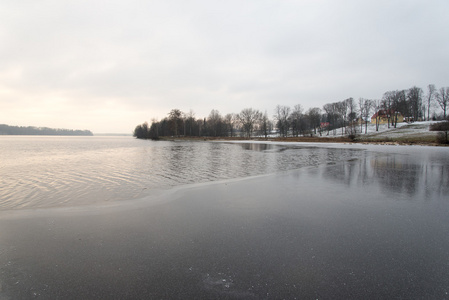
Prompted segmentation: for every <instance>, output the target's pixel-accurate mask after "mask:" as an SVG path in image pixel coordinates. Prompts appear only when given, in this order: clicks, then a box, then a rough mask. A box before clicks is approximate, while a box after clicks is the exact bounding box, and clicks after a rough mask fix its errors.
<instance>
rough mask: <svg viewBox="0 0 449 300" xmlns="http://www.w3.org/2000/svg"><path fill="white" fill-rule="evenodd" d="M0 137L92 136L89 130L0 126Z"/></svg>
mask: <svg viewBox="0 0 449 300" xmlns="http://www.w3.org/2000/svg"><path fill="white" fill-rule="evenodd" d="M0 135H73V136H79V135H83V136H92V135H93V133H92V132H91V131H90V130H72V129H54V128H48V127H34V126H27V127H25V126H9V125H5V124H0Z"/></svg>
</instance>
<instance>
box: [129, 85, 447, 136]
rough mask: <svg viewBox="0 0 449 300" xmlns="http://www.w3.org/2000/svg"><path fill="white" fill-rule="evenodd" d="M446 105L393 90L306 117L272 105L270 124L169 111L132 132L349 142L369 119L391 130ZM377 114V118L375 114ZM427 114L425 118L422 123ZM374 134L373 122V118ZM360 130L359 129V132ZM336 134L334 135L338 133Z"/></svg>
mask: <svg viewBox="0 0 449 300" xmlns="http://www.w3.org/2000/svg"><path fill="white" fill-rule="evenodd" d="M448 100H449V87H446V88H440V89H439V90H438V89H437V88H436V87H435V85H433V84H430V85H429V86H428V87H427V92H426V93H424V92H423V91H422V89H421V88H418V87H416V86H414V87H412V88H410V89H408V90H394V91H387V92H385V93H384V95H383V97H382V99H381V100H371V99H364V98H359V99H358V101H356V100H354V99H353V98H347V99H345V100H342V101H338V102H333V103H328V104H325V105H324V106H323V109H320V108H318V107H314V108H310V109H309V110H307V111H306V112H305V111H304V108H303V107H302V105H300V104H297V105H295V106H294V107H289V106H282V105H277V106H276V108H275V109H274V115H273V116H272V119H270V118H269V116H268V114H267V112H265V113H262V112H261V111H259V110H257V109H253V108H245V109H243V110H242V111H241V112H240V113H237V114H236V113H230V114H226V115H221V114H220V112H219V111H218V110H215V109H213V110H212V111H211V112H210V114H209V116H208V117H207V118H195V114H194V112H193V111H192V110H191V111H190V112H188V113H184V112H182V111H180V110H179V109H172V110H171V111H170V112H169V113H168V115H167V117H165V118H163V119H162V120H160V121H157V120H155V119H153V120H152V122H151V125H149V124H148V123H146V122H145V123H143V124H141V125H138V126H137V127H136V128H135V130H134V136H135V137H138V138H152V139H157V138H158V137H159V136H210V137H227V136H230V137H234V136H245V137H247V138H251V137H252V136H254V135H258V136H265V137H267V136H268V135H270V134H277V135H279V136H282V137H287V136H300V135H302V136H304V135H313V134H320V135H322V134H323V133H324V134H326V135H329V133H330V132H331V131H333V132H334V134H337V129H338V128H341V135H349V136H355V135H356V134H357V133H358V132H360V133H362V132H363V127H365V130H364V131H365V133H367V125H368V123H369V122H371V116H372V115H373V114H374V115H375V116H380V115H381V114H380V113H378V112H383V114H382V116H384V117H385V116H386V117H387V118H388V126H394V127H396V124H397V122H398V115H399V114H401V115H402V116H403V117H404V119H405V120H406V121H418V120H425V119H427V120H430V118H431V117H430V112H431V110H432V109H433V110H434V109H435V108H437V107H440V108H441V109H442V111H443V113H442V116H438V115H437V114H436V113H434V115H433V116H432V118H434V119H435V118H440V119H441V118H444V119H445V118H446V111H447V106H448ZM376 113H377V114H376ZM426 114H427V117H426ZM375 122H376V129H378V125H379V122H378V117H376V118H375ZM359 128H360V129H359ZM339 133H340V131H339Z"/></svg>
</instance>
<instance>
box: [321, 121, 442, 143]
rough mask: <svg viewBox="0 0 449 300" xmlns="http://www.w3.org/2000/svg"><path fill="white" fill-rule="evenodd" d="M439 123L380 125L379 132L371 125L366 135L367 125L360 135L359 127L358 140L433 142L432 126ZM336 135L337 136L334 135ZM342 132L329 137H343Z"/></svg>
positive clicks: (435, 133) (331, 133) (358, 127)
mask: <svg viewBox="0 0 449 300" xmlns="http://www.w3.org/2000/svg"><path fill="white" fill-rule="evenodd" d="M436 122H438V121H425V122H414V123H405V122H404V123H398V124H397V126H396V128H394V127H393V126H392V125H390V128H388V125H387V124H381V125H379V129H378V131H376V124H373V123H369V124H368V126H367V133H366V134H365V125H363V128H362V133H360V126H357V127H356V129H357V135H358V138H360V139H362V140H388V139H401V140H407V139H414V140H416V139H421V140H431V139H435V138H436V136H437V132H435V131H429V127H430V125H431V124H433V123H436ZM334 133H335V135H334ZM341 135H342V130H341V129H337V130H335V132H334V131H331V132H330V133H329V136H328V137H341ZM323 136H326V135H323Z"/></svg>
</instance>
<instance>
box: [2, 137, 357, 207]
mask: <svg viewBox="0 0 449 300" xmlns="http://www.w3.org/2000/svg"><path fill="white" fill-rule="evenodd" d="M361 155H363V152H362V151H360V150H351V149H327V148H311V147H293V146H281V145H267V144H232V143H211V142H168V141H157V142H154V141H147V140H137V139H134V138H132V137H47V136H0V157H1V165H0V209H3V210H4V209H22V208H42V207H54V206H78V205H84V204H92V203H99V202H111V201H121V200H130V199H136V198H141V197H143V196H146V195H148V194H149V193H151V192H152V191H155V190H160V189H167V188H170V187H173V186H179V185H184V184H192V183H202V182H209V181H217V180H223V179H231V178H243V177H248V176H254V175H262V174H270V173H275V172H279V171H285V170H291V169H297V168H301V167H305V166H318V165H320V164H323V163H336V162H338V161H340V160H347V159H351V158H357V157H360V156H361Z"/></svg>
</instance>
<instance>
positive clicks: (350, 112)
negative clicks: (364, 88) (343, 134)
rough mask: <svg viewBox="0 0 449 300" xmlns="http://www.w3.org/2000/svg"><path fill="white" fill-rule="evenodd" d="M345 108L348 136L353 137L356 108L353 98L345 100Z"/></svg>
mask: <svg viewBox="0 0 449 300" xmlns="http://www.w3.org/2000/svg"><path fill="white" fill-rule="evenodd" d="M345 102H346V107H347V120H348V124H349V134H350V135H355V133H356V129H355V125H354V124H355V122H354V121H355V119H357V106H356V103H355V101H354V98H352V97H351V98H348V99H346V100H345Z"/></svg>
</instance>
